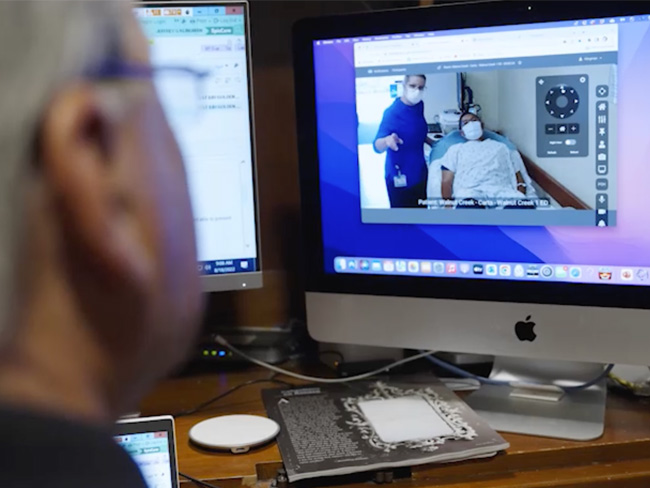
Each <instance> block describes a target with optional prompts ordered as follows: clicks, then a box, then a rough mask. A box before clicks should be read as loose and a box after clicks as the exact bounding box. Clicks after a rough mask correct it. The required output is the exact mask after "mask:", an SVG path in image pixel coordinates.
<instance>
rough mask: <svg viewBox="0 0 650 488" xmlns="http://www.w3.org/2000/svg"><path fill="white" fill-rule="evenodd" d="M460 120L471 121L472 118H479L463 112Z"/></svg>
mask: <svg viewBox="0 0 650 488" xmlns="http://www.w3.org/2000/svg"><path fill="white" fill-rule="evenodd" d="M460 120H461V121H463V122H471V121H473V120H480V119H479V118H478V117H477V116H476V115H474V114H465V115H463V117H462V118H461V119H460Z"/></svg>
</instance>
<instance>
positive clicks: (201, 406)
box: [172, 374, 295, 417]
mask: <svg viewBox="0 0 650 488" xmlns="http://www.w3.org/2000/svg"><path fill="white" fill-rule="evenodd" d="M275 376H277V375H275V374H274V375H272V376H271V377H270V378H262V379H257V380H250V381H246V382H244V383H241V384H239V385H237V386H234V387H232V388H231V389H230V390H227V391H225V392H223V393H220V394H219V395H217V396H215V397H213V398H210V399H209V400H206V401H205V402H203V403H200V404H199V405H197V406H196V407H194V408H191V409H189V410H184V411H182V412H178V413H175V414H172V415H173V416H174V417H183V416H185V415H192V414H193V413H196V412H199V411H201V410H203V409H204V408H206V407H208V406H210V405H212V404H213V403H215V402H218V401H219V400H221V399H223V398H225V397H227V396H228V395H231V394H232V393H235V392H236V391H237V390H240V389H242V388H244V387H246V386H250V385H256V384H258V383H278V384H281V385H285V386H295V385H292V384H291V383H287V382H286V381H282V380H276V379H275Z"/></svg>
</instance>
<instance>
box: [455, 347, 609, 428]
mask: <svg viewBox="0 0 650 488" xmlns="http://www.w3.org/2000/svg"><path fill="white" fill-rule="evenodd" d="M602 372H603V366H602V365H599V364H587V363H569V362H563V361H537V360H529V359H516V358H505V357H499V358H497V359H496V360H495V362H494V368H493V370H492V374H491V375H490V378H492V379H495V380H506V381H510V382H513V381H514V382H522V383H525V384H546V385H565V386H571V385H578V384H581V383H586V382H588V381H590V380H593V379H594V378H596V377H598V375H599V374H601V373H602ZM606 398H607V387H606V380H605V379H603V380H602V381H601V382H600V383H599V384H596V385H594V386H592V387H590V388H588V389H586V390H579V391H575V392H570V393H564V394H562V393H561V392H560V393H558V391H554V390H553V389H547V390H545V389H544V388H543V387H541V388H539V389H538V390H536V389H535V388H532V389H528V388H512V387H508V386H492V385H484V386H482V387H481V388H480V389H479V390H478V391H476V392H475V393H473V394H471V395H470V396H469V397H467V399H466V401H467V404H468V405H469V406H470V407H472V408H473V409H474V410H475V411H476V413H477V414H478V415H480V416H481V417H482V418H483V419H484V420H486V421H487V422H488V424H490V426H491V427H492V428H493V429H495V430H499V431H503V432H514V433H519V434H529V435H536V436H543V437H555V438H560V439H571V440H580V441H586V440H592V439H596V438H598V437H600V436H601V435H602V434H603V431H604V422H605V400H606Z"/></svg>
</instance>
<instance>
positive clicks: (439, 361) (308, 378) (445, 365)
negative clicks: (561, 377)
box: [215, 335, 614, 401]
mask: <svg viewBox="0 0 650 488" xmlns="http://www.w3.org/2000/svg"><path fill="white" fill-rule="evenodd" d="M215 340H216V342H217V343H218V344H221V345H222V346H224V347H227V348H228V349H230V350H231V351H232V352H234V353H235V354H237V355H239V356H241V357H242V358H244V359H246V360H247V361H250V362H251V363H253V364H257V365H258V366H261V367H263V368H266V369H268V370H271V371H273V372H275V373H278V374H281V375H285V376H289V377H291V378H296V379H299V380H303V381H311V382H312V383H326V384H337V383H338V384H340V383H349V382H351V381H359V380H364V379H367V378H371V377H373V376H376V375H378V374H380V373H383V372H384V371H388V370H389V369H393V368H396V367H397V366H402V365H403V364H407V363H411V362H413V361H417V360H418V359H422V358H426V359H428V360H429V361H431V362H432V363H434V364H436V365H438V366H440V367H441V368H444V369H447V370H448V371H451V372H453V373H455V374H458V375H459V376H462V377H464V378H473V379H475V380H477V381H480V382H481V383H482V384H485V385H501V386H512V384H513V383H512V382H509V381H499V380H493V379H490V378H485V377H483V376H478V375H475V374H472V373H469V372H467V371H465V370H463V369H461V368H459V367H457V366H454V365H452V364H449V363H448V362H446V361H443V360H442V359H439V358H437V357H435V356H433V353H434V351H426V352H423V351H421V352H420V354H416V355H415V356H411V357H409V358H404V359H400V360H399V361H395V362H394V363H392V364H389V365H388V366H384V367H383V368H380V369H376V370H375V371H370V372H369V373H363V374H360V375H357V376H350V377H349V378H319V377H316V376H306V375H302V374H298V373H294V372H293V371H287V370H286V369H282V368H278V367H276V366H273V365H272V364H268V363H265V362H264V361H260V360H259V359H256V358H253V357H251V356H249V355H248V354H246V353H245V352H243V351H240V350H239V349H237V348H236V347H235V346H233V345H231V344H230V343H229V342H228V341H227V340H226V339H224V338H223V337H221V336H220V335H217V336H216V337H215ZM612 369H614V365H613V364H610V365H608V366H607V367H606V368H605V369H604V370H603V372H602V373H601V374H599V375H598V376H597V377H596V378H594V379H593V380H590V381H588V382H586V383H583V384H581V385H576V386H558V388H561V389H562V390H564V391H566V392H569V391H579V390H585V389H587V388H589V387H591V386H593V385H595V384H596V383H598V382H599V381H601V380H602V379H603V378H606V377H607V376H608V375H609V373H611V371H612ZM215 401H216V400H215Z"/></svg>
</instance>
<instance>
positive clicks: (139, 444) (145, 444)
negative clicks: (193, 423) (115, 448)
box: [114, 416, 179, 488]
mask: <svg viewBox="0 0 650 488" xmlns="http://www.w3.org/2000/svg"><path fill="white" fill-rule="evenodd" d="M114 439H115V442H117V443H118V444H119V445H120V446H121V447H122V448H124V449H125V450H126V452H128V453H129V455H130V456H131V458H132V459H133V461H135V463H136V464H137V465H138V468H140V472H141V473H142V477H143V478H144V480H145V482H146V483H147V487H148V488H179V482H178V460H177V458H176V436H175V435H174V418H173V417H171V416H163V417H143V418H134V419H126V420H120V421H119V422H118V423H117V424H116V426H115V433H114Z"/></svg>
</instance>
